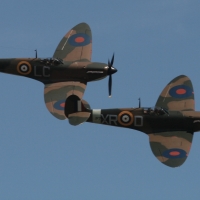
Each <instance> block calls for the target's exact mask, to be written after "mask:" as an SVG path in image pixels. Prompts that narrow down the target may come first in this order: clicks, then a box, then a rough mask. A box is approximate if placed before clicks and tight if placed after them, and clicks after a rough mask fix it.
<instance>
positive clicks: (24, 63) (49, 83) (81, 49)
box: [0, 23, 117, 119]
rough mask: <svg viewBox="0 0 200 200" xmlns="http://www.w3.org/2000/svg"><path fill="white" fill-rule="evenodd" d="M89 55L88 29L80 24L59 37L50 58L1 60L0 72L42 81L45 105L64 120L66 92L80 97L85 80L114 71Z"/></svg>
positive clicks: (83, 24) (90, 40)
mask: <svg viewBox="0 0 200 200" xmlns="http://www.w3.org/2000/svg"><path fill="white" fill-rule="evenodd" d="M91 54H92V33H91V29H90V27H89V25H88V24H86V23H81V24H78V25H76V26H75V27H73V28H72V29H71V30H70V31H69V32H68V33H67V34H66V35H65V36H64V37H63V38H62V40H61V41H60V43H59V45H58V47H57V48H56V50H55V53H54V55H53V57H52V58H45V59H42V58H37V56H36V58H12V59H0V72H2V73H7V74H14V75H19V76H24V77H27V78H32V79H34V80H37V81H40V82H42V83H44V85H45V88H44V99H45V103H46V107H47V108H48V110H49V111H50V113H51V114H53V115H54V116H55V117H56V118H58V119H66V116H65V114H64V103H65V100H66V98H67V97H68V96H69V95H71V94H76V95H77V96H78V97H79V98H81V99H82V96H83V94H84V91H85V88H86V85H87V82H90V81H95V80H100V79H103V78H105V77H106V76H108V75H109V76H111V74H113V73H115V72H116V71H117V70H116V69H115V68H114V67H113V66H109V64H106V63H99V62H91ZM113 58H114V57H113ZM112 64H113V62H112Z"/></svg>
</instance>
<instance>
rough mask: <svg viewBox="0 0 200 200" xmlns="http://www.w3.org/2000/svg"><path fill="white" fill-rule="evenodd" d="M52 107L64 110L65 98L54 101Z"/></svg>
mask: <svg viewBox="0 0 200 200" xmlns="http://www.w3.org/2000/svg"><path fill="white" fill-rule="evenodd" d="M53 107H54V108H55V109H57V110H64V108H65V100H60V101H57V102H56V103H54V105H53Z"/></svg>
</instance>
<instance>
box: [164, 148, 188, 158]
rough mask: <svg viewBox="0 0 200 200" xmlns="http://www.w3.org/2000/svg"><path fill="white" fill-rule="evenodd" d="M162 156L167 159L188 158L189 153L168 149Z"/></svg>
mask: <svg viewBox="0 0 200 200" xmlns="http://www.w3.org/2000/svg"><path fill="white" fill-rule="evenodd" d="M162 155H163V156H164V157H165V158H186V157H187V152H186V151H184V150H183V149H168V150H166V151H164V152H163V154H162Z"/></svg>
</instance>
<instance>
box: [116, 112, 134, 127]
mask: <svg viewBox="0 0 200 200" xmlns="http://www.w3.org/2000/svg"><path fill="white" fill-rule="evenodd" d="M118 122H119V123H120V124H121V125H122V126H130V125H131V124H132V123H133V114H132V113H131V112H129V111H122V112H120V113H119V115H118Z"/></svg>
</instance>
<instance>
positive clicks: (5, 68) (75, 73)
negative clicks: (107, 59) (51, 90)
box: [0, 58, 108, 84]
mask: <svg viewBox="0 0 200 200" xmlns="http://www.w3.org/2000/svg"><path fill="white" fill-rule="evenodd" d="M107 71H108V67H107V64H105V63H97V62H88V61H85V62H84V61H77V62H67V61H59V60H56V59H54V60H53V59H52V60H51V59H40V58H21V59H20V58H17V59H15V58H13V59H0V72H3V73H8V74H14V75H19V76H24V77H28V78H32V79H35V80H37V81H40V82H42V83H44V84H50V83H57V82H65V81H83V82H90V81H95V80H99V79H103V78H105V77H106V76H107Z"/></svg>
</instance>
